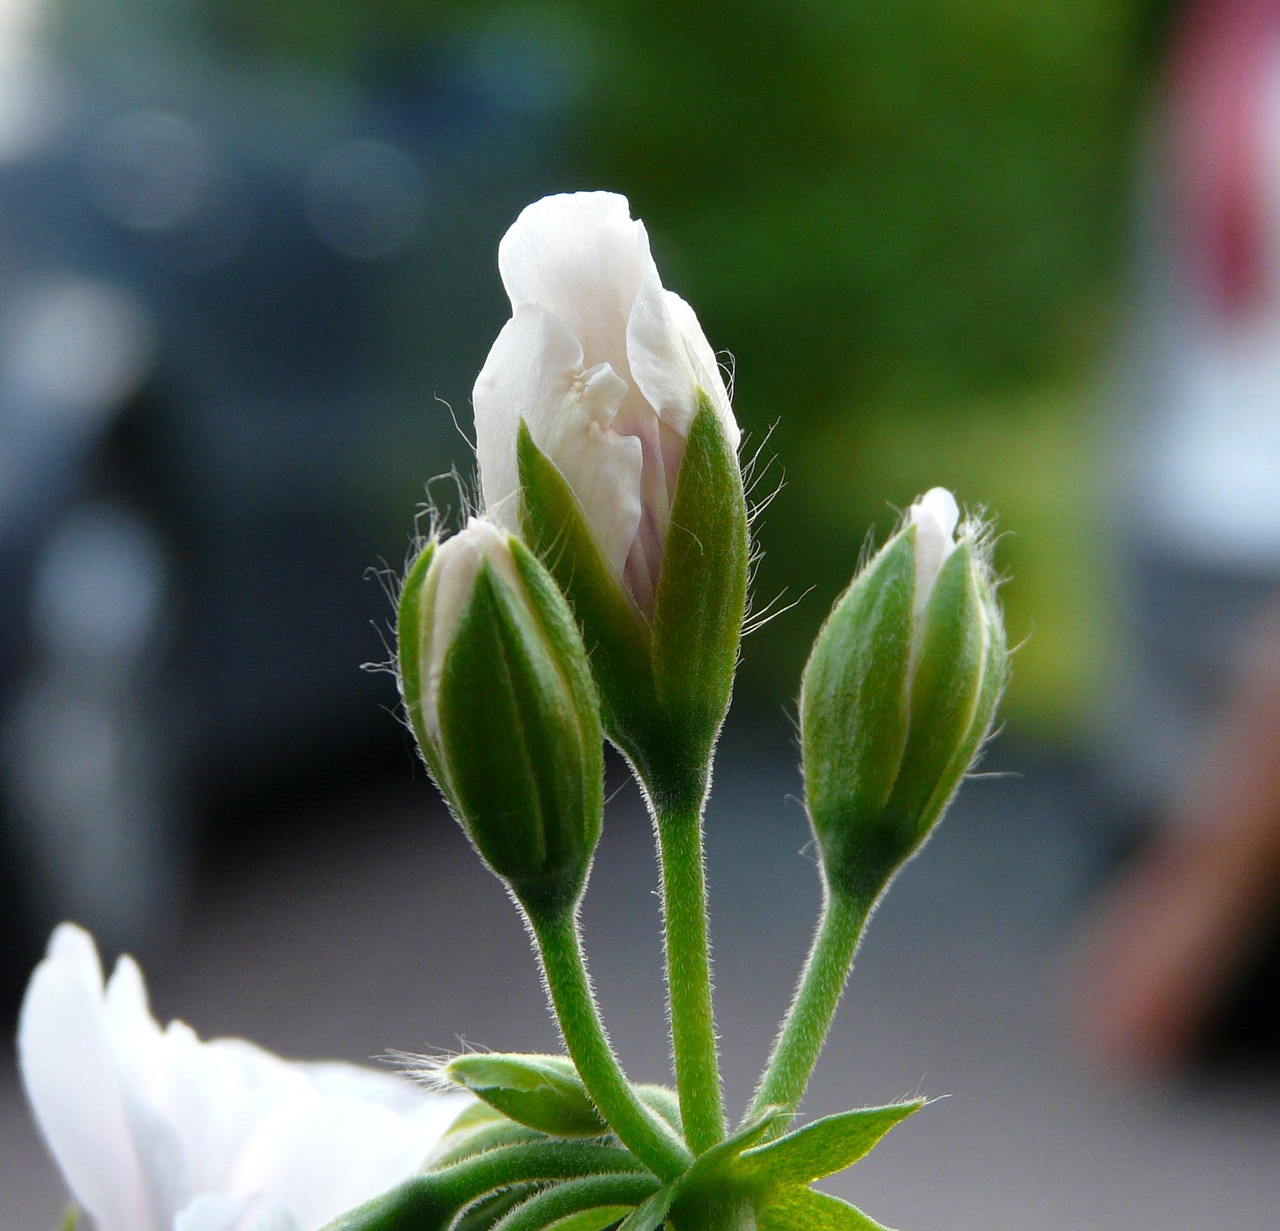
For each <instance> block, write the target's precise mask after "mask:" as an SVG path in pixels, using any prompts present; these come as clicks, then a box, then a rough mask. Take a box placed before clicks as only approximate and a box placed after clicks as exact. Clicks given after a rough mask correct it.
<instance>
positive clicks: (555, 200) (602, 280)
mask: <svg viewBox="0 0 1280 1231" xmlns="http://www.w3.org/2000/svg"><path fill="white" fill-rule="evenodd" d="M652 266H653V257H652V256H651V255H650V253H649V237H648V235H647V234H646V233H645V229H644V226H643V225H642V224H641V223H639V222H635V221H633V220H632V218H631V210H630V207H629V206H628V204H627V199H626V197H622V196H618V195H617V194H616V193H612V192H575V193H567V194H564V195H561V196H552V197H544V198H543V199H542V200H541V201H535V202H534V203H533V204H532V205H529V206H527V207H526V208H525V209H524V210H523V211H522V212H521V214H520V216H519V218H517V219H516V221H515V222H514V223H513V224H512V226H511V229H510V230H509V231H508V232H507V233H506V235H504V236H503V238H502V242H501V243H500V244H499V245H498V269H499V271H500V272H501V274H502V282H503V285H504V286H505V287H506V288H507V294H508V296H510V299H511V307H512V308H513V309H515V308H519V307H520V305H521V304H526V303H533V304H540V305H541V306H542V307H544V308H547V309H548V310H549V311H551V312H554V313H555V314H556V315H557V316H558V317H560V319H561V320H562V321H564V322H565V324H567V325H568V326H569V329H570V330H571V331H572V332H573V334H574V336H575V337H576V338H577V339H578V341H579V342H580V343H581V345H582V349H583V352H584V354H585V355H586V362H587V364H588V366H594V365H595V364H597V363H608V364H610V365H611V366H612V367H613V369H614V371H616V372H617V373H618V374H619V375H620V376H622V378H623V379H624V380H625V379H626V378H627V372H626V370H625V366H624V365H625V363H626V327H627V317H628V316H629V315H630V313H631V304H632V302H633V301H634V299H635V297H636V293H637V292H638V291H639V289H640V283H641V281H642V280H643V279H644V277H645V274H646V273H647V271H648V270H649V269H651V268H652Z"/></svg>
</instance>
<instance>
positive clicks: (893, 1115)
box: [738, 1099, 924, 1185]
mask: <svg viewBox="0 0 1280 1231" xmlns="http://www.w3.org/2000/svg"><path fill="white" fill-rule="evenodd" d="M923 1106H924V1099H913V1100H912V1101H911V1102H907V1103H894V1104H892V1105H891V1106H888V1107H864V1108H861V1109H860V1110H857V1111H845V1112H841V1113H840V1114H839V1115H834V1116H827V1117H825V1118H824V1119H821V1120H817V1121H815V1122H814V1123H813V1124H806V1125H805V1126H804V1128H800V1129H797V1130H796V1131H795V1132H793V1133H788V1134H787V1135H786V1136H785V1137H780V1138H778V1140H776V1141H770V1142H768V1143H767V1144H766V1145H761V1146H756V1147H754V1148H753V1149H750V1150H747V1151H745V1152H743V1154H742V1155H741V1156H740V1157H739V1159H738V1166H739V1167H740V1168H741V1169H742V1171H741V1173H742V1174H743V1175H744V1176H748V1177H750V1178H751V1179H752V1180H754V1181H757V1182H759V1183H761V1184H766V1185H772V1184H784V1185H792V1184H807V1183H809V1182H810V1181H811V1180H818V1179H821V1178H822V1177H823V1176H827V1175H833V1174H834V1173H835V1172H837V1171H843V1170H844V1169H845V1168H846V1167H848V1166H851V1165H852V1164H853V1163H856V1162H857V1161H858V1160H859V1159H860V1158H863V1157H865V1156H866V1155H867V1154H869V1153H870V1152H871V1150H872V1148H873V1147H874V1146H875V1145H876V1143H877V1142H878V1141H879V1140H880V1139H881V1138H882V1137H883V1136H884V1135H885V1134H886V1133H887V1132H888V1131H889V1130H890V1129H891V1128H892V1127H893V1126H894V1125H895V1124H899V1123H901V1122H902V1121H903V1120H905V1119H906V1118H907V1117H908V1116H910V1115H913V1114H914V1113H915V1112H917V1111H919V1110H920V1108H921V1107H923Z"/></svg>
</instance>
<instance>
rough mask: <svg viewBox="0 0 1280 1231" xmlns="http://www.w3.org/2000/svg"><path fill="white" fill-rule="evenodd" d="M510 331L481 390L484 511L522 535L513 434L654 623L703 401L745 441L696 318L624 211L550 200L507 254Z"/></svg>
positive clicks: (497, 345)
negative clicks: (556, 476)
mask: <svg viewBox="0 0 1280 1231" xmlns="http://www.w3.org/2000/svg"><path fill="white" fill-rule="evenodd" d="M498 268H499V270H500V271H501V274H502V281H503V284H504V285H505V287H506V290H507V294H508V296H509V297H510V299H511V307H512V318H511V320H510V321H508V322H507V324H506V326H505V327H504V328H503V330H502V332H501V333H500V334H499V335H498V339H497V341H496V342H494V344H493V348H492V350H490V352H489V357H488V359H487V360H486V361H485V365H484V368H483V370H482V371H481V373H480V376H479V378H478V379H477V381H476V385H475V390H474V394H473V399H474V403H475V412H476V453H477V456H478V459H479V462H480V479H481V486H482V488H483V494H484V499H485V505H486V509H487V511H488V512H489V514H490V515H491V516H492V517H495V518H497V519H498V520H499V521H501V522H502V523H503V524H505V525H506V526H508V527H509V528H510V529H511V530H513V531H515V532H518V531H519V530H520V526H519V512H518V509H517V507H516V499H515V497H516V493H517V491H518V489H519V485H520V482H519V473H518V466H517V455H516V440H517V431H518V427H519V423H520V421H521V420H522V419H523V420H524V422H525V423H527V424H528V427H529V432H530V434H531V436H532V437H533V441H534V443H535V444H536V445H537V446H538V448H539V449H541V450H542V452H543V453H545V454H546V455H547V456H548V457H549V458H550V459H551V460H552V461H553V462H554V463H555V464H556V466H557V467H558V469H559V470H560V472H561V473H562V474H563V475H564V477H565V480H566V481H567V482H568V484H569V486H570V487H571V488H572V490H573V492H574V494H575V495H576V497H577V499H578V502H579V504H580V505H581V506H582V510H583V513H584V515H585V516H586V519H587V522H588V524H589V525H590V526H591V528H592V531H593V532H594V534H595V537H596V539H597V541H598V543H599V545H600V550H601V554H602V555H603V557H604V559H605V560H606V561H607V562H608V563H609V564H610V565H611V566H612V568H613V569H614V570H615V572H616V574H617V576H618V577H619V578H620V579H621V581H622V582H623V583H624V585H625V588H626V590H627V591H629V593H630V594H631V596H632V598H633V599H634V600H635V603H636V605H637V607H638V608H639V609H640V611H641V612H642V613H644V614H645V615H646V616H648V615H651V614H652V612H653V604H654V596H655V591H656V586H657V581H658V574H659V570H660V568H661V564H662V554H663V547H664V545H665V542H666V536H667V529H668V524H669V519H670V512H671V504H672V499H673V497H674V494H675V486H676V479H677V477H678V475H679V473H680V465H681V462H682V460H683V458H684V452H685V444H686V441H687V438H688V433H689V428H690V425H691V424H692V422H693V419H694V416H695V415H696V413H697V411H698V408H699V406H700V404H701V403H702V401H703V400H704V399H705V401H706V402H707V403H709V404H710V406H711V408H712V409H713V411H714V412H715V414H716V416H717V418H718V419H719V421H720V424H721V427H722V429H723V431H724V434H725V437H726V438H727V440H728V441H729V444H730V445H731V447H733V448H735V449H736V448H737V445H738V440H739V432H738V426H737V423H736V422H735V421H734V417H733V412H732V410H731V409H730V406H729V396H728V392H727V391H726V389H725V384H724V379H723V377H722V376H721V374H720V370H719V367H718V366H717V364H716V358H715V354H714V352H713V351H712V349H711V346H710V345H709V343H708V342H707V339H706V337H705V336H704V335H703V332H702V328H701V326H699V324H698V319H697V317H696V316H695V315H694V312H693V309H692V308H691V307H689V305H688V304H687V303H685V301H684V300H683V299H681V298H680V296H679V295H676V294H674V293H673V292H671V291H668V290H664V289H663V286H662V282H661V280H660V278H659V277H658V270H657V266H656V265H655V264H654V262H653V257H652V256H651V255H650V252H649V237H648V235H647V233H646V232H645V228H644V224H643V223H641V222H637V221H634V220H633V219H632V218H631V211H630V207H629V206H628V204H627V200H626V198H625V197H622V196H618V195H617V194H616V193H609V192H580V193H572V194H567V195H563V196H553V197H545V198H544V199H542V200H541V201H536V202H535V203H534V204H532V205H530V206H528V207H527V208H526V209H525V210H524V211H523V212H522V213H521V214H520V216H519V218H517V219H516V221H515V223H514V225H513V226H512V227H511V229H510V230H509V231H508V232H507V234H506V236H505V237H504V238H503V240H502V243H501V245H500V246H499V249H498Z"/></svg>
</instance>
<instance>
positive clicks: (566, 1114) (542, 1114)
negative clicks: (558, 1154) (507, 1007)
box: [440, 1052, 609, 1137]
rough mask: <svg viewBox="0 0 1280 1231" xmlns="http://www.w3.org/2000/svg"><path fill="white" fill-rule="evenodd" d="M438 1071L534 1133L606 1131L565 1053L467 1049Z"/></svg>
mask: <svg viewBox="0 0 1280 1231" xmlns="http://www.w3.org/2000/svg"><path fill="white" fill-rule="evenodd" d="M440 1075H441V1076H442V1077H443V1078H445V1079H446V1080H447V1081H450V1082H452V1083H453V1084H454V1085H457V1086H461V1087H462V1088H463V1089H464V1090H469V1091H470V1092H471V1093H472V1094H474V1095H475V1096H476V1097H477V1098H481V1099H483V1100H484V1101H485V1102H486V1103H488V1104H489V1105H490V1106H491V1107H494V1108H496V1109H497V1110H498V1111H500V1112H502V1114H503V1115H504V1116H507V1117H508V1118H510V1119H512V1120H515V1121H517V1122H518V1123H520V1124H524V1125H527V1126H528V1127H529V1128H534V1129H537V1130H538V1131H539V1132H543V1133H550V1134H551V1135H552V1136H555V1137H598V1136H600V1135H601V1134H602V1133H607V1132H608V1131H609V1126H608V1125H607V1124H606V1123H605V1122H604V1120H603V1119H601V1117H600V1113H599V1112H598V1111H596V1109H595V1105H594V1104H593V1103H592V1102H591V1099H590V1098H588V1097H587V1091H586V1089H585V1087H584V1086H583V1084H582V1079H581V1078H580V1077H579V1076H578V1070H577V1069H576V1068H574V1065H573V1061H572V1060H570V1059H569V1058H568V1057H567V1056H521V1055H504V1054H500V1053H493V1052H469V1053H467V1054H465V1055H461V1056H455V1057H454V1058H453V1059H452V1060H450V1061H449V1062H448V1064H446V1065H445V1066H444V1067H443V1068H442V1069H441V1070H440Z"/></svg>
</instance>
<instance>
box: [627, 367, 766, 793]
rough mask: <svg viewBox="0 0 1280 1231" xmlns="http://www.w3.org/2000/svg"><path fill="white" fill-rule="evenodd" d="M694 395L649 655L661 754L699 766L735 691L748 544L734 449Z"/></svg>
mask: <svg viewBox="0 0 1280 1231" xmlns="http://www.w3.org/2000/svg"><path fill="white" fill-rule="evenodd" d="M698 402H699V406H698V411H697V413H696V414H695V415H694V417H693V422H692V423H691V424H690V426H689V435H688V439H687V441H686V443H685V450H684V458H683V460H682V461H681V463H680V473H679V476H678V478H677V480H676V490H675V498H674V500H673V501H672V505H671V515H670V521H669V523H668V529H667V539H666V545H665V547H664V548H663V553H662V570H661V573H660V574H659V577H658V588H657V593H656V597H655V601H654V611H653V649H652V655H653V678H654V687H655V692H656V696H657V703H658V707H659V709H660V710H661V712H662V715H663V720H664V721H663V725H662V727H661V734H662V735H663V736H665V739H664V743H665V744H666V745H667V747H666V748H665V749H663V750H662V754H663V755H664V756H670V755H673V754H676V753H679V754H681V755H683V757H684V758H685V759H686V760H688V761H691V762H693V763H694V764H695V765H698V766H701V765H703V764H705V762H706V761H707V759H708V758H709V757H710V755H711V747H712V744H713V743H714V742H715V738H716V735H717V733H718V732H719V730H720V724H721V723H722V722H723V721H724V716H725V713H726V711H727V710H728V708H729V697H730V694H731V693H732V691H733V677H734V673H735V672H736V670H737V666H738V645H739V642H740V641H741V639H742V621H743V618H744V615H745V611H746V601H747V575H748V572H749V570H750V562H751V560H750V557H751V548H750V540H749V536H748V532H747V504H746V497H745V496H744V494H743V490H742V472H741V470H740V468H739V466H738V458H737V455H736V454H735V452H734V450H733V447H732V446H731V445H730V443H729V440H728V438H727V437H726V435H725V432H724V427H723V426H722V424H721V422H720V418H719V416H718V415H717V414H716V412H715V410H714V409H713V408H712V406H711V402H710V400H709V399H708V397H707V395H706V394H705V393H703V392H702V391H701V390H699V393H698ZM655 734H656V733H655ZM656 754H657V750H651V751H649V753H648V756H649V759H650V760H651V761H653V760H654V759H655V755H656ZM660 764H661V762H660V761H657V762H656V763H655V765H654V766H652V768H655V769H656V768H657V766H658V765H660Z"/></svg>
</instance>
